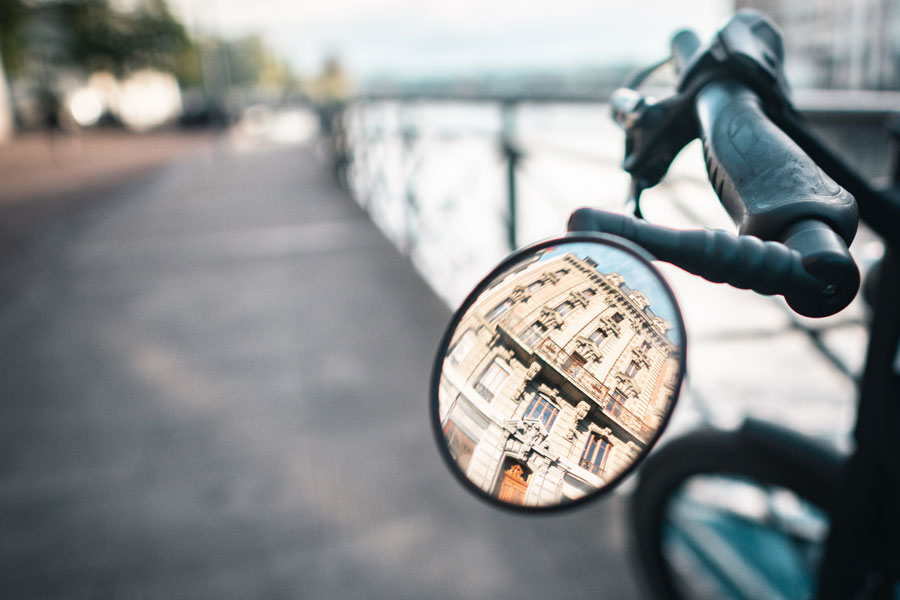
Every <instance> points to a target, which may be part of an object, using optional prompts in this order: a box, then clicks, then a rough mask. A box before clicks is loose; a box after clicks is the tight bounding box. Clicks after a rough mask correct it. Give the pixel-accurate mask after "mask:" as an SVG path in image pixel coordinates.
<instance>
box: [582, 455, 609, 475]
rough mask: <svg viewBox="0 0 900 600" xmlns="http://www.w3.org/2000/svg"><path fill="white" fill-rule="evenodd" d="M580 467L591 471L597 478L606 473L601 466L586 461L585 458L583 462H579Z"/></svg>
mask: <svg viewBox="0 0 900 600" xmlns="http://www.w3.org/2000/svg"><path fill="white" fill-rule="evenodd" d="M578 466H579V467H581V468H582V469H584V470H586V471H590V472H591V473H593V474H594V475H596V476H597V477H602V476H603V472H604V471H605V469H604V468H603V467H601V466H600V465H595V464H594V463H592V462H591V461H589V460H586V459H584V458H582V459H581V460H579V461H578Z"/></svg>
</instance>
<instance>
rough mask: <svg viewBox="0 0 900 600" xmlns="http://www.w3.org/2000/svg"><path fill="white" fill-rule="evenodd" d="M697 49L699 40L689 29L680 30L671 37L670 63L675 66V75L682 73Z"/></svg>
mask: <svg viewBox="0 0 900 600" xmlns="http://www.w3.org/2000/svg"><path fill="white" fill-rule="evenodd" d="M698 48H700V38H698V37H697V34H696V33H694V32H693V31H691V30H690V29H682V30H681V31H679V32H678V33H676V34H675V35H674V36H673V37H672V62H673V63H674V64H675V73H677V74H679V75H680V74H681V73H682V72H683V71H684V68H685V67H686V66H687V64H688V63H689V62H690V60H691V57H693V56H694V54H696V52H697V49H698Z"/></svg>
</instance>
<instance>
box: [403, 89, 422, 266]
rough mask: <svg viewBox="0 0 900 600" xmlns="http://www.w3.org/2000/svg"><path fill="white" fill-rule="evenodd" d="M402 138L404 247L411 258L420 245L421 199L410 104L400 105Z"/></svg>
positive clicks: (415, 140) (415, 136)
mask: <svg viewBox="0 0 900 600" xmlns="http://www.w3.org/2000/svg"><path fill="white" fill-rule="evenodd" d="M399 120H400V136H401V139H402V143H403V163H404V164H403V169H404V170H405V173H404V174H403V193H404V202H405V207H404V215H405V219H404V221H405V224H404V227H405V229H406V230H405V231H404V234H403V236H404V239H403V245H404V250H405V252H406V254H407V255H409V256H411V255H412V253H413V250H414V249H415V247H416V245H417V243H418V233H419V232H418V229H417V228H418V226H419V225H420V224H419V223H418V217H419V199H418V197H417V195H416V179H417V171H418V157H417V155H416V151H417V150H416V145H417V141H418V137H419V132H418V130H417V123H416V120H415V117H414V115H413V107H412V106H410V105H408V104H401V105H400V119H399Z"/></svg>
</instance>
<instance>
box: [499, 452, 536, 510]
mask: <svg viewBox="0 0 900 600" xmlns="http://www.w3.org/2000/svg"><path fill="white" fill-rule="evenodd" d="M530 477H531V469H529V468H528V467H526V466H525V465H524V464H522V463H521V462H519V461H517V460H513V459H511V458H507V459H506V460H505V461H504V462H503V468H502V469H501V470H500V476H499V477H498V480H497V487H496V489H497V493H496V495H497V498H498V499H499V500H500V501H501V502H507V503H510V504H524V503H525V492H527V491H528V479H529V478H530Z"/></svg>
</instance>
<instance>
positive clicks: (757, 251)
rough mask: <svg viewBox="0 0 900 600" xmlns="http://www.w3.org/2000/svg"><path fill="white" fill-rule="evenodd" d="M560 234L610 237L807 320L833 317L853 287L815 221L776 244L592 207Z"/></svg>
mask: <svg viewBox="0 0 900 600" xmlns="http://www.w3.org/2000/svg"><path fill="white" fill-rule="evenodd" d="M568 230H569V231H599V232H603V233H610V234H613V235H617V236H619V237H623V238H625V239H628V240H631V241H633V242H635V243H637V244H638V245H639V246H641V247H643V248H645V249H646V250H647V251H649V252H650V253H651V254H653V255H654V256H655V257H656V258H657V259H658V260H662V261H665V262H669V263H672V264H674V265H675V266H678V267H681V268H682V269H684V270H686V271H689V272H691V273H694V274H695V275H699V276H701V277H703V278H704V279H707V280H709V281H712V282H715V283H727V284H729V285H732V286H734V287H737V288H741V289H752V290H754V291H756V292H759V293H760V294H766V295H774V294H781V295H783V296H784V299H785V300H786V301H787V303H788V305H789V306H790V307H791V308H792V309H794V310H795V311H796V312H798V313H799V314H801V315H804V316H807V317H825V316H828V315H833V314H835V313H837V312H839V311H840V310H842V309H844V308H845V307H846V306H847V305H848V304H849V303H850V301H851V300H853V298H854V296H855V295H856V292H857V290H858V289H859V270H858V269H857V267H856V263H854V262H853V259H852V257H851V256H850V253H849V252H848V251H847V247H846V246H845V245H844V243H843V240H841V239H840V238H839V237H838V236H837V235H836V234H835V233H834V232H833V231H832V230H831V228H830V227H829V226H828V225H826V224H824V223H821V222H819V221H814V220H806V221H801V222H799V223H797V224H796V225H795V226H794V227H792V228H791V231H790V232H789V233H790V235H789V237H788V239H787V240H786V242H785V243H784V244H781V243H778V242H767V241H763V240H761V239H759V238H756V237H752V236H736V235H734V234H733V233H729V232H727V231H721V230H711V229H702V230H691V231H680V230H676V229H669V228H667V227H660V226H658V225H652V224H650V223H647V222H646V221H641V220H638V219H636V218H634V217H632V216H629V215H622V214H618V213H610V212H604V211H599V210H596V209H592V208H581V209H578V210H576V211H575V212H573V213H572V215H571V217H570V218H569V225H568Z"/></svg>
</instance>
